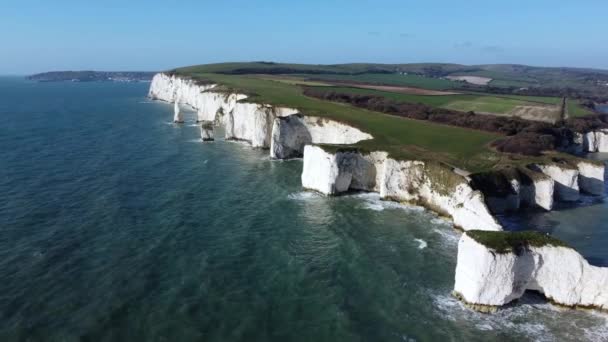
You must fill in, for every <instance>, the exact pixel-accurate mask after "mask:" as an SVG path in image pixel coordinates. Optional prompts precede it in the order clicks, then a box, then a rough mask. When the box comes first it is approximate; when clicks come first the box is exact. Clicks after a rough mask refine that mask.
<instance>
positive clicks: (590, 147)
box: [574, 129, 608, 152]
mask: <svg viewBox="0 0 608 342" xmlns="http://www.w3.org/2000/svg"><path fill="white" fill-rule="evenodd" d="M574 143H575V145H577V146H576V147H577V150H578V151H581V152H608V129H600V130H597V131H591V132H587V133H577V134H576V135H575V139H574Z"/></svg>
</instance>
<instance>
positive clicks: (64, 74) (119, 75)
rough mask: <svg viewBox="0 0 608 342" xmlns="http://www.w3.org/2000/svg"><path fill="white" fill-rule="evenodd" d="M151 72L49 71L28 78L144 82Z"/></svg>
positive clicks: (152, 74)
mask: <svg viewBox="0 0 608 342" xmlns="http://www.w3.org/2000/svg"><path fill="white" fill-rule="evenodd" d="M154 74H155V72H151V71H51V72H44V73H41V74H35V75H31V76H28V77H27V78H28V79H29V80H32V81H38V82H62V81H71V82H144V81H150V80H152V77H153V76H154Z"/></svg>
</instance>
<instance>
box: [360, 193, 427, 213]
mask: <svg viewBox="0 0 608 342" xmlns="http://www.w3.org/2000/svg"><path fill="white" fill-rule="evenodd" d="M348 197H352V198H358V199H361V200H363V207H364V208H365V209H369V210H374V211H383V210H386V209H401V210H406V211H416V212H422V211H424V208H423V207H419V206H415V205H409V204H403V203H399V202H393V201H385V200H383V199H382V198H380V195H379V194H377V193H373V192H369V193H360V194H356V195H350V196H348Z"/></svg>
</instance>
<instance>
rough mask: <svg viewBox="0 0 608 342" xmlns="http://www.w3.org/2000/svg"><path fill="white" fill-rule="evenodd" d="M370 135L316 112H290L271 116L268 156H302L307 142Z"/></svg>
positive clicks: (341, 142) (342, 141)
mask: <svg viewBox="0 0 608 342" xmlns="http://www.w3.org/2000/svg"><path fill="white" fill-rule="evenodd" d="M367 139H372V136H371V135H369V134H367V133H364V132H361V131H360V130H359V129H357V128H354V127H351V126H348V125H345V124H342V123H340V122H336V121H333V120H328V119H325V118H320V117H315V116H303V115H291V116H287V117H277V118H276V119H274V123H273V129H272V142H271V146H270V157H272V158H277V159H285V158H294V157H301V156H302V154H303V153H304V146H305V145H307V144H334V145H348V144H355V143H357V142H359V141H361V140H367Z"/></svg>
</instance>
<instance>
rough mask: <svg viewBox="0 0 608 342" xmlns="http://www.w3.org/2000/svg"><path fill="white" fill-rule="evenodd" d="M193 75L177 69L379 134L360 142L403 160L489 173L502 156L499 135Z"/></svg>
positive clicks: (251, 80)
mask: <svg viewBox="0 0 608 342" xmlns="http://www.w3.org/2000/svg"><path fill="white" fill-rule="evenodd" d="M192 71H195V70H192V69H186V72H183V71H182V69H178V70H177V72H178V73H179V74H184V75H188V76H192V77H194V78H198V79H201V80H206V81H213V82H217V83H219V84H222V85H223V86H224V87H226V88H229V89H231V90H238V91H242V92H244V93H247V94H250V95H252V96H251V97H250V99H248V100H249V101H255V102H259V103H268V104H272V105H277V106H288V107H292V108H297V109H298V110H300V111H301V112H302V113H304V114H306V115H315V116H320V117H327V118H331V119H334V120H337V121H341V122H345V123H348V124H350V125H352V126H354V127H358V128H360V129H361V130H363V131H365V132H368V133H370V134H371V135H373V136H374V139H372V140H368V141H362V142H360V143H359V144H357V146H358V147H361V148H364V149H366V150H372V151H373V150H383V151H387V152H389V153H390V154H391V155H392V156H393V157H395V158H402V159H412V158H416V159H423V160H439V161H442V162H444V163H447V164H450V165H454V166H457V167H461V168H464V169H468V170H470V171H478V170H485V169H487V168H490V167H492V166H493V165H494V164H495V163H496V162H497V161H498V160H499V157H498V156H497V154H496V153H494V152H492V151H490V150H489V149H488V148H487V144H488V143H489V142H491V141H492V140H494V139H496V138H498V137H499V136H498V135H496V134H492V133H488V132H481V131H473V130H469V129H465V128H459V127H451V126H444V125H439V124H435V123H431V122H426V121H418V120H410V119H404V118H399V117H395V116H390V115H385V114H382V113H378V112H372V111H368V110H364V109H359V108H355V107H352V106H350V105H345V104H338V103H332V102H328V101H322V100H319V99H314V98H309V97H306V96H304V95H303V94H302V89H301V88H300V87H299V86H296V85H291V84H287V83H283V82H277V81H272V80H264V79H260V78H257V77H253V76H244V75H224V74H210V73H196V72H192Z"/></svg>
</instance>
